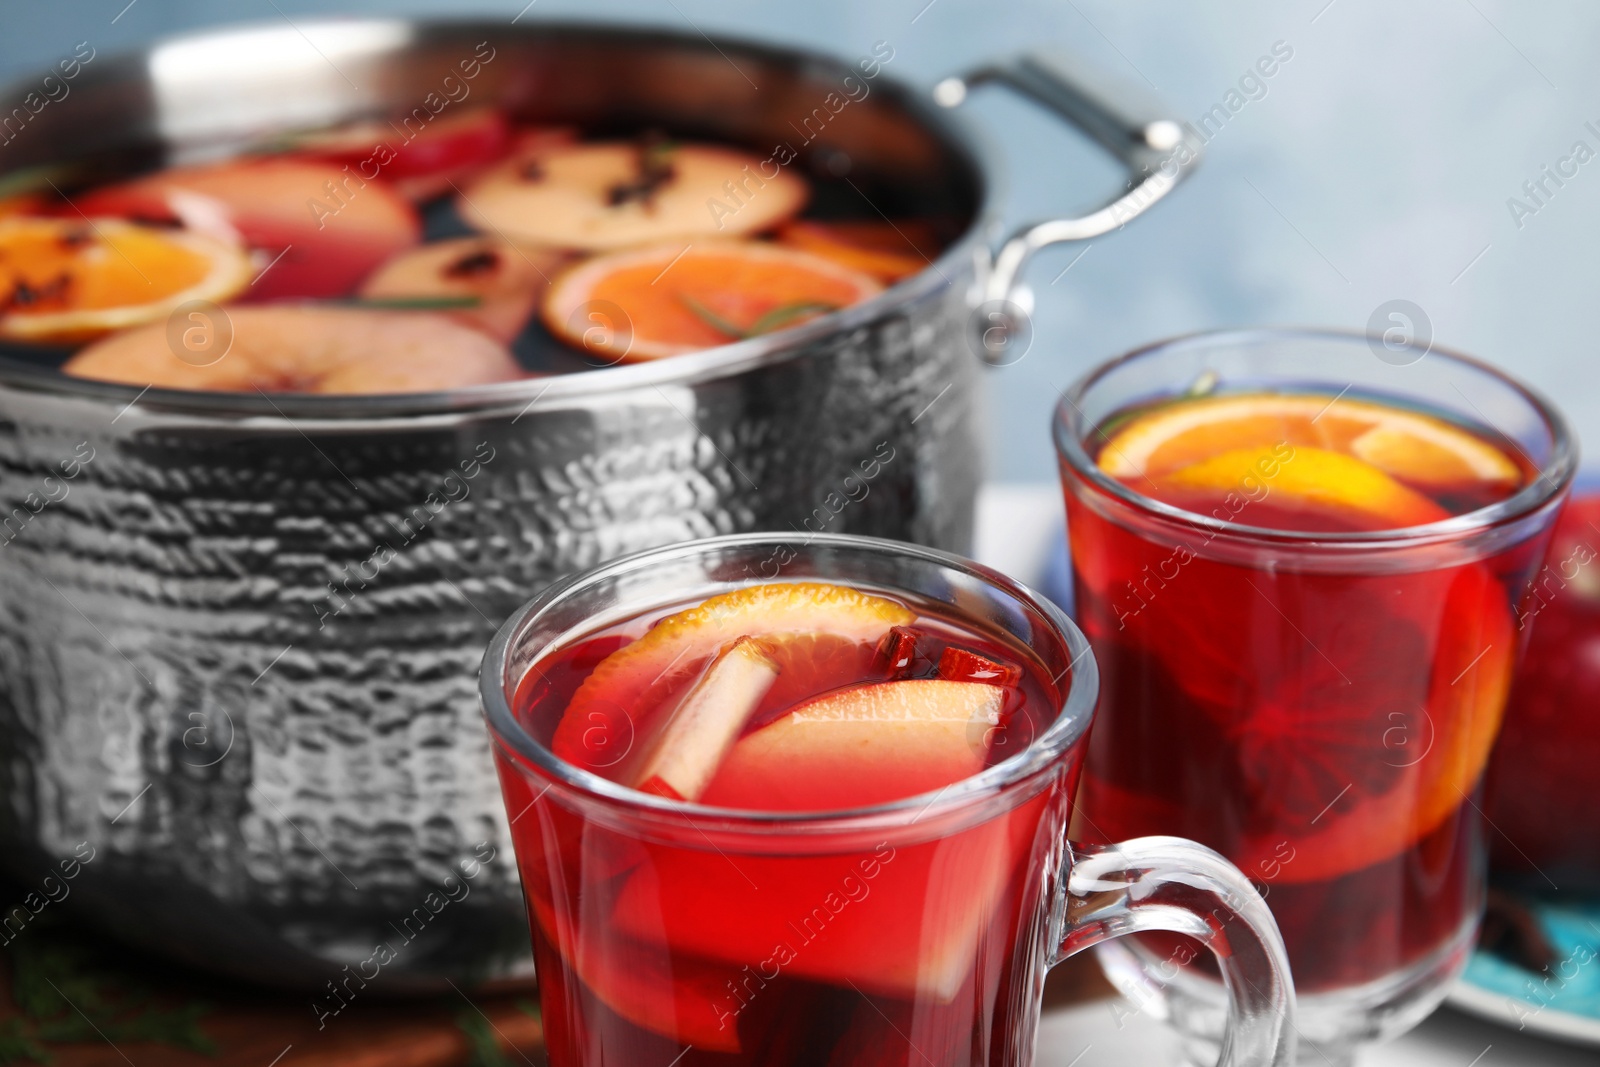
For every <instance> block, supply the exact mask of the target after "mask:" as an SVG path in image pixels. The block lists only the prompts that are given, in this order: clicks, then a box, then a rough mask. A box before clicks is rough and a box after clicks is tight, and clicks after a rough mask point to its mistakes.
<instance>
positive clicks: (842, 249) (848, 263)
mask: <svg viewBox="0 0 1600 1067" xmlns="http://www.w3.org/2000/svg"><path fill="white" fill-rule="evenodd" d="M778 240H780V241H782V242H783V243H784V244H786V245H790V246H792V247H794V248H799V249H803V250H804V251H807V252H815V253H816V254H817V255H819V256H825V257H827V258H828V259H831V260H833V261H834V262H835V263H838V264H840V265H842V266H845V267H849V268H850V269H851V270H858V271H861V272H862V273H864V274H870V275H872V276H873V277H874V278H877V279H878V280H879V281H881V282H884V283H885V284H892V283H894V282H897V281H899V280H900V279H901V278H905V277H908V276H910V275H912V274H915V273H917V272H918V271H920V270H922V269H923V268H924V267H926V266H927V265H928V264H929V263H930V262H932V258H933V256H934V255H935V254H936V249H937V248H938V242H937V241H936V240H935V239H934V236H933V231H932V227H930V226H928V225H927V224H926V223H919V222H917V221H916V220H912V219H907V220H906V221H904V222H900V223H892V222H871V221H861V222H816V221H813V220H811V219H797V220H795V221H793V222H788V223H785V224H784V226H783V228H782V229H780V230H779V231H778Z"/></svg>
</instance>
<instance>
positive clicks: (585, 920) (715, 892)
mask: <svg viewBox="0 0 1600 1067" xmlns="http://www.w3.org/2000/svg"><path fill="white" fill-rule="evenodd" d="M664 614H666V612H665V611H661V612H656V613H654V614H652V615H651V616H648V617H643V618H640V619H635V620H632V621H630V622H629V623H627V624H625V625H623V626H621V627H616V628H613V629H611V630H609V631H602V632H598V633H596V634H594V635H592V636H590V637H588V638H587V639H585V640H582V641H579V642H577V643H575V644H573V645H571V646H569V647H567V648H565V649H563V650H560V651H559V652H557V653H555V654H554V655H552V656H551V657H550V658H548V659H545V660H543V661H541V662H539V663H538V664H536V666H535V669H534V670H533V671H531V672H530V673H529V675H528V677H527V679H526V680H525V682H524V685H523V686H522V689H521V691H520V692H519V694H518V697H517V700H516V702H515V705H514V706H515V707H516V708H517V709H518V713H519V715H520V716H521V717H522V719H523V721H524V723H525V724H526V726H527V727H528V729H529V730H530V731H531V732H532V733H533V735H534V736H535V737H536V738H539V739H540V740H541V741H543V742H545V743H547V744H548V743H551V739H552V738H553V737H554V735H555V732H556V728H557V722H558V721H559V720H560V719H561V718H562V717H563V715H564V714H565V713H566V711H567V708H568V704H569V701H571V698H572V696H573V694H574V693H575V692H576V691H577V690H578V688H579V686H580V685H581V684H582V683H583V682H584V681H585V679H587V678H588V677H589V676H590V674H591V673H593V672H594V670H595V668H596V666H597V665H598V664H599V663H600V662H602V661H603V660H604V659H605V657H606V656H608V655H610V654H611V653H612V652H614V651H616V650H617V649H619V648H621V647H624V646H626V645H627V644H628V643H629V642H630V641H632V640H635V639H637V638H638V637H639V636H640V635H641V634H643V633H644V632H645V631H646V630H647V629H648V627H649V624H650V623H651V622H653V621H654V620H655V619H657V618H659V617H660V616H661V615H664ZM907 629H908V631H909V632H910V634H911V636H912V638H913V639H914V642H915V655H914V656H913V657H912V661H911V662H909V663H901V664H900V665H899V666H898V667H895V666H894V665H891V664H889V663H887V662H886V661H885V658H884V657H883V656H881V655H878V654H877V652H876V649H875V648H868V649H865V650H857V652H859V653H860V654H859V655H857V654H855V653H852V652H851V651H850V650H849V649H842V648H840V647H837V646H832V645H830V646H828V647H826V648H825V649H823V651H825V652H826V653H827V654H826V655H823V656H820V657H819V659H818V661H817V662H816V663H815V664H814V669H811V670H806V669H802V666H801V665H799V664H798V663H797V662H790V663H789V665H788V666H787V667H786V669H785V676H786V682H785V688H784V689H783V690H781V691H779V690H775V691H774V693H773V694H769V698H770V699H768V700H767V701H765V702H764V703H763V706H762V707H761V709H760V710H759V711H758V712H757V714H756V715H755V717H754V718H753V719H752V721H751V723H750V725H749V726H748V727H747V728H746V734H747V735H748V734H750V733H753V732H755V731H757V730H759V729H761V727H762V726H763V725H764V724H765V723H768V722H771V721H773V720H774V719H777V718H781V717H782V716H783V715H784V713H785V712H786V710H787V706H788V705H792V704H795V703H799V702H803V701H805V700H806V699H808V698H810V697H812V696H815V695H817V694H821V693H827V692H830V691H834V690H839V689H841V688H845V687H849V686H853V685H857V684H860V683H872V682H880V681H883V680H885V679H887V678H890V677H891V676H892V677H898V678H911V679H923V678H932V677H935V676H937V674H938V672H939V665H940V660H941V656H942V652H943V650H944V648H946V647H949V646H955V647H958V648H963V649H966V650H969V651H971V652H974V653H977V654H980V655H982V656H984V657H986V658H988V659H991V660H994V661H996V662H1004V663H1007V664H1014V665H1017V666H1020V667H1021V668H1022V671H1021V676H1020V678H1018V679H1016V680H1015V681H1016V684H1014V685H1010V686H1001V687H1000V688H1001V689H1002V690H1004V704H1005V708H1006V712H1005V718H1004V720H1003V722H1001V723H999V724H996V725H995V727H994V731H995V732H994V736H993V737H992V738H991V739H989V742H988V751H987V755H986V757H985V760H984V762H985V763H987V764H993V763H995V762H998V761H1000V760H1003V759H1005V758H1007V757H1008V756H1009V755H1011V754H1012V753H1013V752H1016V751H1019V750H1020V749H1021V748H1022V747H1025V746H1026V745H1027V744H1028V743H1029V742H1030V741H1031V740H1032V739H1033V737H1034V735H1035V734H1036V733H1037V731H1038V730H1040V729H1041V728H1042V727H1043V726H1044V725H1046V724H1048V723H1049V722H1051V721H1053V718H1054V716H1055V714H1056V712H1057V710H1058V709H1059V707H1060V696H1059V694H1060V693H1062V692H1064V691H1065V687H1066V685H1067V682H1068V679H1067V678H1061V679H1059V680H1056V681H1054V682H1052V680H1051V679H1050V678H1049V677H1048V676H1047V675H1046V674H1045V673H1044V671H1043V668H1042V666H1040V665H1039V664H1038V662H1037V661H1036V660H1035V659H1034V658H1033V656H1032V655H1031V654H1030V653H1029V652H1028V650H1027V649H1024V648H1020V647H1017V646H1014V645H1012V644H1010V643H1009V642H1006V641H1004V640H1002V639H1000V638H998V637H995V636H991V635H989V634H986V633H980V632H979V631H977V630H975V629H973V628H971V627H968V626H965V625H963V624H962V623H960V622H958V621H956V620H953V619H951V618H948V617H944V616H939V615H933V614H930V613H926V612H924V613H920V614H919V615H918V617H917V618H916V620H915V622H914V623H912V624H911V625H910V626H909V627H908V628H907ZM680 666H682V665H680ZM841 671H842V672H843V673H841ZM695 673H696V672H695V669H694V668H693V667H692V665H691V666H689V667H687V668H685V669H684V671H683V676H684V677H686V678H688V677H692V676H694V674H695ZM684 684H687V683H677V685H678V687H679V688H681V687H682V685H684ZM665 688H666V690H671V689H673V688H674V686H671V685H669V686H667V687H665ZM653 697H654V699H655V700H656V702H657V703H659V704H660V705H662V706H667V705H670V704H671V700H672V698H671V695H670V693H667V692H656V693H654V694H653ZM617 712H618V713H617V714H615V715H613V716H610V717H603V718H604V721H597V722H596V723H594V724H593V726H592V727H590V729H594V730H598V731H599V732H598V733H594V734H591V735H589V736H588V737H587V742H588V743H591V744H592V747H591V749H590V753H591V754H590V755H589V757H588V758H589V760H590V762H591V764H592V765H593V769H595V770H596V771H597V773H601V774H604V775H607V776H610V777H613V778H615V779H617V780H624V781H625V780H627V776H628V774H629V773H630V771H629V768H630V767H631V768H635V769H636V768H637V760H636V756H637V754H636V752H635V751H634V749H635V746H640V747H644V746H647V745H648V743H649V738H650V737H651V735H652V732H653V731H657V730H659V729H660V723H659V721H657V717H658V713H659V709H658V708H654V707H647V706H645V707H642V706H632V707H629V708H626V709H623V708H619V709H617ZM623 712H626V714H623ZM1077 767H1078V759H1077V756H1076V755H1073V756H1071V757H1070V758H1069V759H1067V760H1065V761H1063V762H1062V763H1061V765H1059V766H1058V767H1057V768H1055V769H1054V770H1053V771H1052V772H1051V773H1049V774H1047V775H1046V776H1045V777H1044V779H1042V780H1040V781H1038V782H1037V783H1035V784H1031V785H1029V786H1028V787H1027V788H1024V789H1021V790H1017V789H1013V790H1010V791H1009V792H1008V794H1007V795H1005V796H1002V797H996V798H991V799H990V800H989V801H987V802H985V803H969V804H965V805H963V806H962V808H961V809H960V810H957V811H952V810H951V809H950V808H949V807H948V806H940V805H939V804H938V801H937V794H934V796H933V797H931V798H930V804H929V808H928V815H927V816H926V818H925V819H922V820H921V821H918V822H915V823H913V824H912V825H911V826H910V827H901V828H898V829H887V830H882V829H880V830H875V831H863V832H855V833H848V834H846V833H837V832H829V833H827V834H825V835H822V836H818V835H817V834H814V833H813V834H807V833H805V832H803V831H802V830H801V829H800V828H794V829H793V830H779V831H778V832H774V833H768V834H744V835H739V834H727V833H724V832H722V830H721V829H720V828H721V827H722V824H721V822H720V820H719V819H718V818H717V817H716V816H714V815H713V814H711V813H710V810H709V809H706V810H707V814H706V815H704V816H685V815H684V814H682V813H678V814H671V815H665V816H658V817H655V818H645V817H641V816H640V815H639V814H638V813H636V812H630V811H628V810H626V809H622V811H621V813H620V814H619V813H618V809H617V808H616V807H615V806H607V805H597V804H595V803H594V802H593V801H592V800H585V799H584V798H583V796H582V795H581V794H579V793H577V792H575V791H573V790H570V789H569V788H567V787H565V786H559V785H558V786H553V787H552V786H551V785H550V781H549V780H548V779H547V778H545V777H543V776H542V775H539V774H538V773H535V772H532V771H531V769H530V768H528V767H526V766H525V765H523V764H521V763H520V762H517V761H515V760H514V759H512V758H511V757H508V756H506V755H505V754H504V753H501V755H500V775H501V781H502V784H503V786H504V789H505V793H506V798H507V808H508V811H509V813H510V816H511V818H512V820H513V822H512V832H513V836H514V839H515V843H516V848H517V854H518V859H519V863H520V865H521V869H522V876H523V885H524V887H525V890H526V892H527V896H528V901H529V909H530V913H531V919H532V927H533V940H534V952H535V957H536V961H537V965H538V968H539V975H540V997H541V1002H542V1008H543V1017H544V1021H545V1027H546V1038H547V1041H548V1045H549V1050H550V1058H551V1062H552V1063H553V1064H556V1065H558V1067H578V1065H583V1067H591V1065H592V1067H599V1065H601V1064H651V1063H658V1064H660V1065H661V1067H667V1065H669V1064H672V1063H674V1062H677V1063H678V1064H680V1065H691V1067H692V1065H697V1064H717V1065H728V1067H733V1065H741V1064H752V1065H754V1064H763V1065H773V1067H777V1065H791V1064H792V1065H797V1067H798V1065H801V1064H805V1065H812V1064H818V1065H836V1067H854V1065H861V1067H866V1065H869V1064H870V1065H874V1067H876V1065H882V1064H906V1065H907V1067H912V1065H917V1064H921V1065H924V1067H926V1065H933V1067H946V1065H949V1067H956V1065H963V1064H995V1065H999V1064H1013V1063H1021V1062H1027V1060H1028V1058H1029V1053H1030V1051H1031V1042H1032V1036H1033V1035H1032V1032H1031V1027H1030V1026H1029V1025H1028V1023H1029V1021H1030V1020H1031V1018H1032V1009H1033V1004H1034V1002H1035V998H1036V996H1037V989H1038V982H1039V981H1041V980H1042V975H1043V959H1042V946H1043V929H1042V924H1043V923H1044V921H1045V920H1044V909H1043V908H1042V907H1041V901H1042V899H1043V894H1044V886H1045V885H1046V879H1047V877H1048V875H1049V869H1050V864H1051V857H1053V856H1055V855H1057V854H1058V849H1059V845H1060V842H1061V840H1062V837H1063V834H1064V830H1065V821H1066V814H1067V810H1068V804H1069V798H1070V796H1071V792H1072V789H1073V786H1074V784H1075V780H1076V777H1077ZM873 777H874V776H873V775H872V774H871V773H870V770H868V771H867V772H865V773H857V774H855V775H853V776H846V775H840V776H839V779H838V780H837V781H835V782H828V783H822V784H821V785H820V786H819V787H818V789H819V790H820V793H821V794H828V793H833V794H835V795H836V796H837V798H838V803H837V804H835V805H832V806H833V807H845V806H847V805H849V804H852V803H855V802H857V801H858V800H859V798H860V796H861V793H862V789H863V788H864V784H863V783H864V782H866V783H870V781H871V779H872V778H873ZM946 784H947V785H949V784H953V783H946ZM712 794H713V795H718V797H719V800H720V802H721V803H722V804H724V805H729V806H735V805H737V806H740V807H748V808H754V809H761V808H767V807H772V806H773V805H766V804H763V802H762V801H763V798H762V796H761V795H760V794H759V791H751V792H749V793H748V794H747V795H735V794H733V793H730V792H728V791H726V790H724V791H723V792H722V793H721V794H717V793H716V790H715V788H714V789H713V791H712ZM808 795H812V796H816V795H819V793H818V792H817V791H813V792H812V793H810V794H808Z"/></svg>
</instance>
